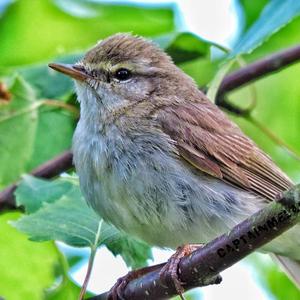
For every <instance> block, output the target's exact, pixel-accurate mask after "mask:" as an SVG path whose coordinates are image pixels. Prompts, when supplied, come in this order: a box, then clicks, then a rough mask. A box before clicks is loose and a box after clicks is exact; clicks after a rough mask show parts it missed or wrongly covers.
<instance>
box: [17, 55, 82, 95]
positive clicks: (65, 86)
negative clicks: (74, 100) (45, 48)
mask: <svg viewBox="0 0 300 300" xmlns="http://www.w3.org/2000/svg"><path fill="white" fill-rule="evenodd" d="M81 57H82V54H73V55H68V56H63V57H59V58H57V59H53V61H55V62H61V63H75V62H77V61H78V60H79V59H80V58H81ZM14 70H17V71H18V72H19V73H20V74H21V76H22V77H24V78H25V80H26V81H28V82H30V84H31V85H32V86H33V88H34V89H35V91H36V94H37V97H43V98H50V99H53V98H54V99H55V98H56V99H57V98H59V97H61V96H64V95H66V94H70V93H71V91H72V90H73V87H74V85H73V81H72V80H70V78H68V77H67V76H64V75H62V74H60V73H59V72H56V71H54V70H52V69H50V68H49V67H48V64H47V63H43V64H37V65H31V66H26V67H21V68H20V67H19V68H16V69H14Z"/></svg>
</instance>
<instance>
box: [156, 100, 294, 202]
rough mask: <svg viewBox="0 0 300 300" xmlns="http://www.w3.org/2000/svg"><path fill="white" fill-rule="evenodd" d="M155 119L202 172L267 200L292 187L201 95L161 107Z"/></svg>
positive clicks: (185, 156) (181, 152)
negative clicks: (189, 100)
mask: <svg viewBox="0 0 300 300" xmlns="http://www.w3.org/2000/svg"><path fill="white" fill-rule="evenodd" d="M157 118H158V120H159V121H160V124H161V127H162V130H163V131H164V132H165V133H167V134H168V135H169V136H170V137H171V138H172V139H173V140H174V141H175V142H176V144H177V147H178V152H179V154H180V155H181V156H182V157H183V158H184V159H185V160H186V161H187V162H188V163H190V164H192V165H193V166H194V167H196V168H198V169H199V170H201V171H202V172H204V173H207V174H209V175H211V176H214V177H216V178H219V179H221V180H224V181H226V182H229V183H231V184H233V185H235V186H238V187H240V188H243V189H245V190H247V191H249V192H253V193H255V194H258V195H260V196H262V197H264V198H267V199H274V198H275V197H276V195H277V194H278V193H280V192H282V191H284V190H286V189H288V188H290V187H291V186H292V182H291V180H290V179H289V178H288V177H287V176H286V175H285V174H284V173H283V172H282V171H281V170H280V169H279V168H278V167H277V166H276V165H275V164H274V162H273V161H272V160H271V159H270V158H269V156H267V155H266V154H265V153H264V152H263V151H261V150H260V149H259V148H258V147H257V146H256V145H255V143H254V142H253V141H252V140H250V139H249V138H248V137H246V136H245V135H244V134H243V133H242V131H241V130H240V129H239V128H238V127H237V126H236V125H235V124H234V123H233V122H231V121H230V120H229V119H228V118H227V116H226V115H225V114H224V113H223V112H222V111H221V110H220V109H219V108H218V107H217V106H215V105H214V104H213V103H211V102H210V101H209V100H207V99H206V98H205V97H204V96H203V98H202V99H201V101H198V102H189V103H176V104H174V105H173V106H170V107H168V108H164V109H163V110H161V111H160V112H159V113H158V114H157Z"/></svg>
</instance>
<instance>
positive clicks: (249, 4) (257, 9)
mask: <svg viewBox="0 0 300 300" xmlns="http://www.w3.org/2000/svg"><path fill="white" fill-rule="evenodd" d="M268 2H269V0H251V1H249V0H239V4H240V6H241V7H242V9H243V18H244V19H243V20H241V21H240V22H241V23H242V24H244V30H246V29H248V28H249V27H250V26H252V24H253V23H254V22H255V21H256V20H257V18H258V17H259V15H260V14H261V11H262V10H263V8H264V7H265V5H266V4H267V3H268Z"/></svg>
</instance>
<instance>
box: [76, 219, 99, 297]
mask: <svg viewBox="0 0 300 300" xmlns="http://www.w3.org/2000/svg"><path fill="white" fill-rule="evenodd" d="M102 223H103V220H102V219H101V221H100V222H99V224H98V230H97V233H96V236H95V241H94V245H93V246H92V247H91V254H90V257H89V262H88V268H87V271H86V274H85V278H84V281H83V285H82V287H81V290H80V294H79V297H78V300H83V299H84V295H85V293H86V289H87V286H88V283H89V281H90V277H91V274H92V269H93V265H94V260H95V256H96V252H97V247H98V242H99V239H100V233H101V227H102Z"/></svg>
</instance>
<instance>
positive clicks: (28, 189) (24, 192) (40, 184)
mask: <svg viewBox="0 0 300 300" xmlns="http://www.w3.org/2000/svg"><path fill="white" fill-rule="evenodd" d="M71 188H72V184H71V183H70V182H68V181H62V180H56V181H53V182H52V183H51V188H49V182H47V181H45V180H42V179H38V178H36V177H33V176H29V175H24V176H23V180H22V182H21V183H20V185H19V186H18V189H17V190H16V192H15V196H16V203H17V205H18V206H20V205H23V206H24V207H25V210H26V213H28V214H31V213H33V212H35V211H37V210H39V209H40V208H41V206H42V204H43V203H46V202H47V203H52V202H55V201H56V200H57V199H59V198H60V197H61V195H64V194H67V193H68V191H70V190H71Z"/></svg>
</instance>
